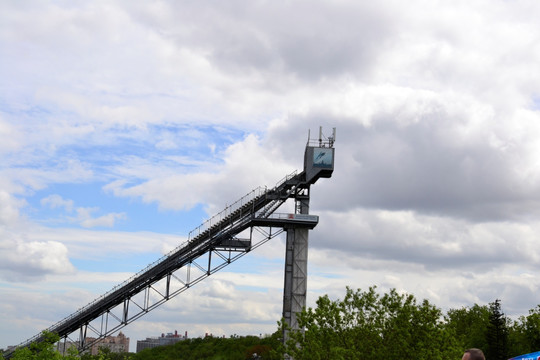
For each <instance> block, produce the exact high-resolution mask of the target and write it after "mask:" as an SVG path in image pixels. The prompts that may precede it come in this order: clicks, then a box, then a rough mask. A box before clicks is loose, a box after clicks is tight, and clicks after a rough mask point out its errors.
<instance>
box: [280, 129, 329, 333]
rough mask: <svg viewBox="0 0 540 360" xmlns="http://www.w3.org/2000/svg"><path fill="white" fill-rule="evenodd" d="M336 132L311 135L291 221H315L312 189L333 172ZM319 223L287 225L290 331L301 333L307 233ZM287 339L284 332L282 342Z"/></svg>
mask: <svg viewBox="0 0 540 360" xmlns="http://www.w3.org/2000/svg"><path fill="white" fill-rule="evenodd" d="M335 139H336V129H335V128H334V129H333V132H332V135H331V136H329V137H328V138H324V139H323V134H322V128H319V138H318V139H315V140H312V139H310V136H309V135H308V143H307V145H306V151H305V154H304V171H303V174H304V183H303V184H302V185H301V186H299V187H298V188H297V191H296V193H295V195H294V200H295V214H294V215H292V216H291V218H305V219H313V217H311V216H310V215H309V198H310V186H311V185H312V184H314V183H315V182H316V181H317V180H318V179H319V178H321V177H322V178H329V177H331V176H332V172H333V171H334V141H335ZM317 222H318V217H316V222H315V223H310V224H309V225H308V224H305V225H299V224H295V223H292V222H291V223H290V224H285V225H284V228H285V231H286V233H287V237H286V250H285V281H284V286H283V319H284V320H285V322H286V323H287V324H288V326H289V327H290V329H291V330H299V326H298V321H297V319H296V314H297V313H299V312H300V311H302V309H303V308H304V307H305V306H306V292H307V262H308V230H310V229H313V227H315V225H316V224H317ZM287 338H288V334H287V330H284V334H283V341H284V342H285V341H286V340H287Z"/></svg>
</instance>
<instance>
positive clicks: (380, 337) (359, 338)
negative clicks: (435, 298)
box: [284, 287, 462, 360]
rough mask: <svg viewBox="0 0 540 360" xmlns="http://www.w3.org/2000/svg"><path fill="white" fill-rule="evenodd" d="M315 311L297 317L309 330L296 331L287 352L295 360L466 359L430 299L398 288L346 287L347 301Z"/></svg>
mask: <svg viewBox="0 0 540 360" xmlns="http://www.w3.org/2000/svg"><path fill="white" fill-rule="evenodd" d="M316 304H317V307H316V308H315V309H312V308H309V309H306V310H304V311H302V312H301V313H300V314H298V322H299V326H300V328H302V329H305V331H291V332H290V333H289V334H290V340H289V342H288V343H287V344H286V346H285V349H284V350H285V351H286V352H287V353H288V354H289V355H291V356H292V357H293V358H294V359H298V360H301V359H332V360H335V359H362V360H383V359H399V358H405V359H420V360H421V359H430V360H434V359H435V360H437V359H440V360H443V359H449V358H456V357H459V356H460V355H461V351H462V350H461V349H459V348H458V346H457V343H456V342H455V341H454V339H453V338H452V337H450V336H449V334H450V333H449V332H448V331H446V329H445V327H444V323H443V321H442V314H441V310H440V309H438V308H436V307H435V306H433V305H431V304H430V303H429V302H428V301H427V300H424V301H422V302H421V303H418V302H417V301H416V299H415V298H414V296H412V295H404V294H399V293H398V292H397V291H396V290H395V289H392V290H390V292H389V293H386V294H384V295H382V296H381V295H379V294H378V293H376V292H375V288H374V287H371V288H369V290H368V291H364V292H362V291H361V290H357V291H353V290H351V289H350V288H347V292H346V295H345V297H344V299H343V300H336V301H331V300H330V299H329V298H328V296H326V295H325V296H322V297H320V298H319V299H318V300H317V302H316Z"/></svg>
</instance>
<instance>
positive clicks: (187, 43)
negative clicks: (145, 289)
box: [0, 0, 540, 348]
mask: <svg viewBox="0 0 540 360" xmlns="http://www.w3.org/2000/svg"><path fill="white" fill-rule="evenodd" d="M539 15H540V5H539V4H538V2H537V1H534V0H521V1H517V2H507V1H502V0H501V1H498V0H496V1H492V0H490V1H488V0H473V1H467V2H447V3H440V2H432V3H429V4H428V3H426V2H424V1H414V0H413V1H409V2H407V3H404V2H403V3H401V2H395V1H379V2H376V3H368V2H357V1H340V2H334V1H316V2H311V1H310V2H307V1H290V2H286V3H275V2H250V3H249V4H246V3H245V2H239V1H230V2H210V3H200V2H177V1H168V0H162V1H154V2H133V1H127V0H114V1H109V0H107V1H105V0H95V1H87V2H78V1H41V2H39V3H37V2H29V1H17V2H10V1H0V53H1V54H2V56H1V57H0V78H1V79H2V81H1V83H0V159H1V160H2V161H0V259H1V261H0V295H1V296H2V303H1V304H0V319H1V321H0V339H1V340H0V348H2V347H6V346H8V345H11V344H17V343H20V342H22V341H24V340H25V339H27V338H29V337H31V336H33V335H35V334H36V333H38V332H39V331H41V330H42V329H44V328H46V327H48V326H51V325H52V324H53V323H55V322H56V321H58V320H60V319H61V318H62V317H64V316H67V315H69V314H70V313H71V312H72V311H74V310H76V309H78V308H79V307H81V306H84V305H85V304H86V303H88V302H89V301H91V300H92V299H94V298H96V297H98V296H100V295H101V294H103V293H104V292H106V291H108V290H109V289H110V288H112V287H113V286H115V284H119V283H121V282H123V281H125V280H126V279H127V278H129V277H130V276H131V275H133V273H135V272H137V271H139V270H140V269H142V268H144V267H145V266H146V265H147V264H149V263H151V262H153V261H155V260H157V259H158V258H160V257H161V256H163V255H164V254H166V253H167V252H169V251H170V250H172V249H173V248H175V247H176V246H178V245H180V244H182V242H183V241H185V240H186V238H187V236H188V233H189V231H190V230H192V229H193V228H195V227H197V226H198V225H199V224H200V223H201V222H203V221H204V220H205V219H206V218H208V217H210V216H212V215H213V214H216V213H218V212H219V211H221V210H222V209H223V208H225V207H226V206H227V205H229V204H231V203H233V202H234V201H236V200H237V199H239V198H240V197H242V196H243V195H245V194H247V193H248V192H250V191H251V190H252V189H254V188H256V187H258V186H263V187H264V186H267V187H273V186H274V185H275V184H276V183H277V182H278V181H279V180H280V179H282V178H283V177H284V176H285V175H287V174H290V173H292V172H293V171H295V170H302V164H303V155H304V147H305V144H306V141H307V137H308V131H310V130H311V134H312V135H313V134H316V133H317V131H318V129H319V126H322V127H323V129H324V130H325V131H326V132H328V133H329V132H330V131H331V129H332V128H333V127H336V128H337V139H336V143H335V145H336V164H335V171H334V174H333V176H332V178H331V179H322V180H321V181H319V182H318V183H317V184H315V185H314V186H313V188H312V191H311V194H312V199H311V206H310V212H311V213H313V214H316V215H319V216H320V223H319V224H318V226H317V227H316V228H315V229H314V230H313V231H312V232H311V233H310V250H309V274H310V275H309V280H308V291H309V292H308V304H311V305H313V304H314V303H315V300H316V299H317V296H319V295H322V294H328V295H329V296H330V297H332V298H338V297H341V296H343V294H344V291H345V287H346V286H350V287H352V288H363V289H366V288H368V287H370V286H373V285H376V286H377V287H378V288H379V289H380V290H381V291H384V290H387V289H390V288H396V289H397V290H398V291H400V292H409V293H412V294H414V295H415V296H417V297H418V298H426V299H428V300H430V301H432V302H433V303H434V304H435V305H437V306H440V307H442V308H443V309H449V308H456V307H462V306H470V305H473V304H475V303H478V304H487V303H489V302H492V301H494V300H495V299H500V300H501V303H502V307H503V310H504V311H505V312H506V313H507V314H509V315H511V316H519V315H523V314H527V312H528V310H529V309H532V308H534V307H536V306H537V305H538V304H539V303H540V299H539V298H538V296H537V294H538V292H539V289H540V280H539V279H538V278H537V276H536V274H538V271H539V270H540V269H539V265H538V264H539V263H540V262H539V259H540V250H539V247H538V246H537V244H538V234H539V233H540V231H539V230H540V221H539V220H538V219H539V218H540V185H538V184H540V161H539V159H540V140H539V139H540V125H539V124H540V121H539V120H540V112H539V108H538V101H537V100H538V94H540V85H539V84H540V72H539V70H538V63H540V53H539V52H538V50H537V49H538V46H537V44H538V42H539V41H540V31H539V29H538V25H537V21H538V17H539ZM290 209H291V204H286V206H285V207H284V209H282V210H283V211H284V212H287V211H290ZM283 257H284V245H283V238H282V237H278V238H276V239H273V240H272V241H270V242H268V243H267V244H265V245H264V246H262V247H260V248H259V249H257V250H256V251H254V252H253V253H250V254H249V255H248V256H245V257H243V258H242V259H240V260H239V261H238V262H236V263H235V264H233V265H231V266H230V267H228V268H226V269H224V270H223V271H221V272H219V273H217V274H215V275H213V276H211V277H210V278H208V279H206V280H205V281H204V282H202V283H200V284H198V285H197V286H195V287H193V288H191V289H190V290H189V291H187V292H185V293H183V294H182V295H181V296H179V297H178V298H177V299H174V300H171V301H170V302H169V303H168V304H167V305H164V306H163V307H162V308H159V309H157V310H155V311H154V312H153V313H152V314H149V315H148V316H147V317H144V318H142V319H140V320H138V321H137V322H136V323H134V324H131V325H130V326H128V327H127V328H126V329H125V331H124V332H125V333H126V335H127V336H129V337H130V338H131V339H132V343H133V344H136V340H137V339H144V338H146V337H147V336H155V335H159V334H161V333H163V332H165V333H167V332H172V331H173V330H178V331H179V332H181V333H182V332H183V331H186V330H187V331H188V332H189V333H190V335H192V336H199V335H203V334H204V333H206V332H208V333H213V334H218V335H230V334H242V335H244V334H260V333H271V332H273V331H275V329H276V326H277V325H276V322H277V320H278V319H279V318H280V316H281V301H282V287H283V261H284V260H283ZM209 309H213V310H212V311H210V310H209ZM216 313H219V314H220V316H219V317H218V316H216ZM192 314H198V317H194V316H193V315H192Z"/></svg>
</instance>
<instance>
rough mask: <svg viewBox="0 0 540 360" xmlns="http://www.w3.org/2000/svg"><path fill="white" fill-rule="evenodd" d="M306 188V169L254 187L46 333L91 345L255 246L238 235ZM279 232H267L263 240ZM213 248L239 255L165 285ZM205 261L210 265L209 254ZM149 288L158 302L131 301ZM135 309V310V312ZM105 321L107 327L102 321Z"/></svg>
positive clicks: (269, 219) (270, 221) (309, 222)
mask: <svg viewBox="0 0 540 360" xmlns="http://www.w3.org/2000/svg"><path fill="white" fill-rule="evenodd" d="M305 186H309V185H308V184H307V183H306V180H305V172H302V173H299V174H297V173H296V172H294V173H292V174H290V175H288V176H286V177H285V178H284V179H282V180H281V181H280V182H279V183H278V184H277V185H276V186H275V187H274V188H272V189H270V190H268V189H266V188H257V189H255V190H253V191H252V192H250V193H249V194H247V195H246V196H244V197H242V198H241V199H239V200H238V201H237V202H235V203H234V204H233V205H231V206H228V207H227V208H226V209H225V210H223V211H222V212H220V213H219V214H217V215H216V216H214V217H212V218H211V219H209V220H207V221H206V222H205V223H203V224H202V225H201V226H199V227H197V228H196V229H194V230H193V231H191V232H190V234H189V237H188V241H187V242H186V243H184V244H182V245H181V246H179V247H177V248H176V249H174V250H173V251H171V252H170V253H169V254H167V255H165V256H164V257H162V258H161V259H159V260H158V261H156V262H155V263H153V264H151V265H149V266H148V267H147V268H145V269H143V270H142V271H140V272H139V273H137V274H135V275H134V276H133V277H131V278H130V279H128V280H127V281H125V282H123V283H122V284H120V285H118V286H116V287H115V288H113V289H112V290H111V291H109V292H107V293H106V294H104V295H102V296H101V297H99V298H98V299H95V300H94V301H92V302H91V303H89V304H88V305H86V306H84V307H83V308H81V309H79V310H78V311H76V312H75V313H73V314H71V315H70V316H68V317H66V318H65V319H63V320H61V321H59V322H58V323H56V324H54V325H53V326H51V327H49V328H48V329H47V331H49V332H54V333H56V334H58V335H59V336H60V338H61V339H62V338H63V339H64V341H66V339H68V337H69V335H70V334H74V333H76V332H77V331H79V339H78V348H79V350H84V349H87V348H88V347H90V346H91V345H92V343H94V342H97V341H98V340H100V339H101V338H103V337H105V336H108V335H110V334H112V333H113V332H115V331H117V330H118V329H119V328H121V327H123V326H125V325H127V324H128V323H130V322H132V321H134V320H135V319H137V318H139V317H141V316H143V315H144V314H146V313H147V312H149V311H150V310H152V309H154V308H155V307H157V306H159V305H161V304H162V303H164V302H165V301H168V300H169V299H170V298H172V297H173V296H175V295H178V294H179V293H180V292H182V291H184V290H186V289H187V288H189V287H190V286H192V285H194V284H195V283H197V282H199V281H201V280H203V278H206V277H207V276H209V275H210V274H211V273H213V272H215V271H217V270H219V269H221V268H223V267H225V266H227V265H228V264H230V263H231V262H232V261H234V260H236V259H237V258H238V257H240V256H243V255H244V254H245V253H247V252H248V251H250V250H251V249H253V248H254V244H252V243H251V239H247V240H246V239H239V238H237V235H238V234H240V233H242V232H243V231H244V230H246V229H248V228H250V227H253V226H261V225H266V226H276V227H279V226H283V224H284V222H282V221H280V219H281V217H280V216H273V214H274V212H275V211H276V210H277V209H278V208H279V207H280V206H281V205H282V204H283V203H284V202H285V201H286V200H287V199H289V198H292V197H295V195H296V194H297V192H298V191H299V190H301V189H303V188H304V187H305ZM293 220H294V219H293ZM290 221H291V218H288V219H287V222H289V223H290ZM302 222H304V223H305V226H307V227H310V228H313V226H315V224H316V223H317V222H318V217H316V216H311V217H310V218H306V217H304V218H299V219H298V223H302ZM279 233H280V232H276V233H274V234H269V235H268V239H267V240H269V239H270V238H271V237H273V236H275V235H277V234H279ZM267 240H266V241H267ZM266 241H264V242H266ZM260 245H261V243H258V244H256V246H260ZM213 251H226V252H229V254H230V253H237V255H235V256H232V257H231V256H229V257H226V256H223V255H219V253H218V255H219V256H220V257H221V258H222V259H223V260H224V262H223V263H222V264H221V265H219V266H217V267H215V268H211V267H210V266H209V267H208V269H203V268H202V267H201V266H198V265H197V266H198V268H199V269H201V270H204V272H205V273H204V274H203V275H202V276H199V277H197V278H195V279H189V278H188V279H187V280H186V281H181V280H180V281H181V282H182V284H183V286H181V287H180V288H179V289H173V288H172V287H171V286H170V285H169V284H170V280H171V276H174V275H173V273H174V272H175V271H177V270H178V269H180V268H182V267H185V266H186V265H191V264H194V263H195V260H196V259H197V258H199V257H201V256H203V255H205V254H209V253H211V252H213ZM209 256H210V255H209ZM208 263H209V265H210V257H209V261H208ZM165 278H166V279H167V282H166V284H167V285H166V288H165V290H161V291H158V290H156V289H153V288H152V286H153V285H154V284H156V283H157V282H158V281H160V280H163V279H165ZM151 290H154V291H156V292H158V293H159V294H160V295H161V299H160V300H159V301H156V302H154V303H152V304H150V303H147V301H146V300H144V303H140V302H139V303H136V302H134V301H133V298H134V297H135V296H136V295H137V294H140V293H141V292H145V294H144V298H148V297H149V294H148V293H146V292H149V291H151ZM122 305H123V309H122V311H121V313H122V314H121V315H119V316H118V315H114V314H113V312H112V309H115V308H118V307H121V306H122ZM130 306H131V309H130ZM133 309H135V310H136V311H135V312H134V311H133ZM100 317H101V318H102V320H101V328H99V326H92V325H91V322H92V321H94V320H96V319H99V318H100ZM104 319H105V320H104ZM109 319H111V320H116V322H117V324H116V325H115V326H110V327H109V326H108V321H109ZM104 321H105V326H104V325H103V324H104ZM88 329H90V330H91V331H93V335H95V336H97V338H95V339H94V340H93V341H91V342H89V341H86V338H87V330H88ZM41 340H42V336H41V334H38V335H36V336H34V337H33V338H31V339H29V340H27V341H26V342H24V343H22V344H20V345H19V346H18V347H25V346H29V345H30V344H31V343H33V342H39V341H41ZM11 355H12V352H11V353H6V354H5V356H6V358H9V357H10V356H11Z"/></svg>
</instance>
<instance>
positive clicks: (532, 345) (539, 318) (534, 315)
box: [508, 305, 540, 356]
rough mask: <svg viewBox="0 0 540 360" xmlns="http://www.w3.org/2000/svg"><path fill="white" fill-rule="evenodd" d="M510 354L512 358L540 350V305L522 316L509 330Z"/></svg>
mask: <svg viewBox="0 0 540 360" xmlns="http://www.w3.org/2000/svg"><path fill="white" fill-rule="evenodd" d="M508 342H509V352H510V354H511V355H512V356H515V355H518V354H527V353H531V352H535V351H538V350H539V349H540V305H538V306H537V307H536V308H534V309H531V310H529V315H527V316H523V315H522V316H520V317H519V318H518V320H516V321H514V322H513V324H512V326H511V327H510V328H509V334H508Z"/></svg>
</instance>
